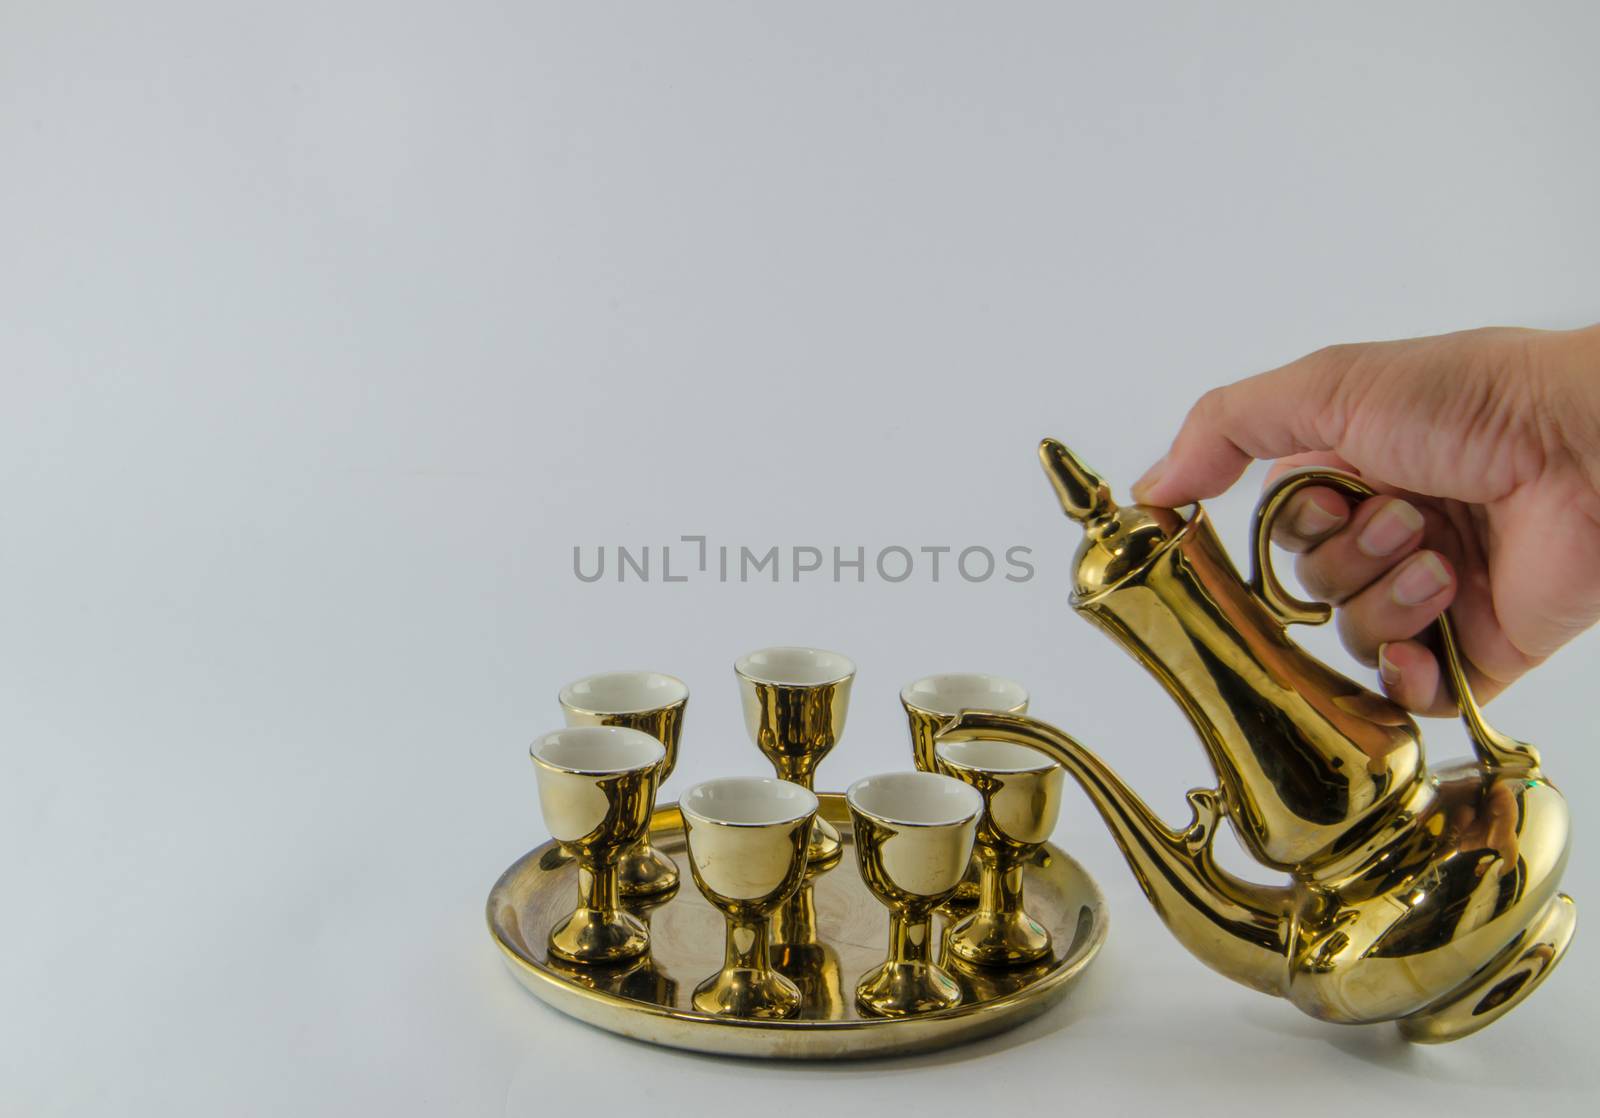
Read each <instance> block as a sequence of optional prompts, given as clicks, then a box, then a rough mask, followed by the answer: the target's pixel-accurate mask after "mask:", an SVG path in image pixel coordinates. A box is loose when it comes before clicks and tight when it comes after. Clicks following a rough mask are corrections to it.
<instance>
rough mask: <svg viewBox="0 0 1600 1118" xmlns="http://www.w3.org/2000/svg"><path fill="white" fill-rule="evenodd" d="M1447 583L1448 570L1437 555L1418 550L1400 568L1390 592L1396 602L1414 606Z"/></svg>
mask: <svg viewBox="0 0 1600 1118" xmlns="http://www.w3.org/2000/svg"><path fill="white" fill-rule="evenodd" d="M1449 585H1450V572H1449V571H1446V570H1445V569H1444V564H1443V563H1441V562H1439V557H1438V556H1437V555H1435V554H1434V553H1433V552H1431V551H1419V552H1418V553H1417V554H1415V555H1413V556H1412V557H1411V558H1410V559H1408V560H1406V565H1405V566H1403V567H1401V568H1400V573H1399V574H1398V575H1396V576H1395V580H1394V590H1393V591H1392V593H1393V594H1394V600H1395V602H1396V603H1397V604H1399V605H1402V606H1414V605H1419V604H1421V603H1422V602H1426V601H1427V600H1428V599H1429V598H1431V597H1433V596H1434V595H1435V594H1437V593H1438V592H1439V591H1441V590H1443V589H1444V588H1445V587H1446V586H1449Z"/></svg>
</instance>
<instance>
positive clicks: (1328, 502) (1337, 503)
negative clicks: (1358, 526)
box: [1272, 485, 1350, 554]
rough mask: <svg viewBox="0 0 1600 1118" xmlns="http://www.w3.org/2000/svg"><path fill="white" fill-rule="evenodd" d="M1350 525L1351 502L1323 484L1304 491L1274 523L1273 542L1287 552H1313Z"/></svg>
mask: <svg viewBox="0 0 1600 1118" xmlns="http://www.w3.org/2000/svg"><path fill="white" fill-rule="evenodd" d="M1349 522H1350V502H1349V501H1347V500H1346V499H1345V498H1344V497H1342V496H1340V495H1339V494H1338V493H1335V492H1334V491H1333V490H1331V489H1324V488H1322V487H1321V486H1320V485H1319V486H1313V487H1312V488H1310V489H1302V490H1301V491H1300V492H1299V493H1296V494H1295V495H1294V496H1293V497H1291V498H1289V503H1288V504H1287V505H1285V506H1284V509H1283V512H1282V513H1281V514H1279V515H1278V516H1277V517H1275V518H1274V519H1273V521H1272V542H1273V543H1275V544H1277V545H1278V546H1279V547H1281V548H1283V549H1284V550H1285V551H1293V552H1295V553H1297V554H1298V553H1302V552H1306V551H1310V550H1311V549H1312V548H1314V547H1316V546H1317V545H1318V544H1319V543H1321V542H1322V541H1323V540H1325V539H1327V538H1328V537H1329V536H1331V535H1333V533H1335V532H1337V531H1338V530H1339V529H1340V528H1343V527H1344V526H1345V525H1346V524H1348V523H1349Z"/></svg>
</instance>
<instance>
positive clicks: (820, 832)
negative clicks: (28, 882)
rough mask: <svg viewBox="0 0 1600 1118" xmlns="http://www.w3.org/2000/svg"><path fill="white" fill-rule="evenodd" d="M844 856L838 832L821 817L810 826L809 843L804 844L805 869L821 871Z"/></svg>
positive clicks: (842, 844)
mask: <svg viewBox="0 0 1600 1118" xmlns="http://www.w3.org/2000/svg"><path fill="white" fill-rule="evenodd" d="M843 854H844V843H843V842H842V841H840V839H839V831H838V828H836V827H835V826H834V825H833V824H832V823H829V822H828V821H827V820H826V819H824V818H822V816H820V815H819V816H817V817H816V819H815V820H813V821H812V824H811V841H810V842H808V843H807V844H806V869H807V870H808V871H812V870H823V869H827V868H828V867H830V866H832V865H834V864H835V863H836V862H838V861H839V858H840V857H841V856H842V855H843Z"/></svg>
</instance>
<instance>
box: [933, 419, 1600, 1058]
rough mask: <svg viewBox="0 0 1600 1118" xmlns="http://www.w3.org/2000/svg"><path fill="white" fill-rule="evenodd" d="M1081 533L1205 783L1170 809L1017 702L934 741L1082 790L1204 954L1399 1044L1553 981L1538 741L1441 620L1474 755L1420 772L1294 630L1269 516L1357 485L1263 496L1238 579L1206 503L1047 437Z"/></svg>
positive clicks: (1553, 824)
mask: <svg viewBox="0 0 1600 1118" xmlns="http://www.w3.org/2000/svg"><path fill="white" fill-rule="evenodd" d="M1039 455H1040V458H1041V460H1042V462H1043V464H1044V469H1045V473H1046V474H1047V475H1048V477H1049V479H1050V481H1051V484H1052V485H1053V487H1054V488H1055V492H1056V496H1057V498H1058V499H1059V500H1060V502H1061V506H1062V508H1063V509H1064V510H1065V511H1066V513H1067V515H1068V516H1070V517H1071V518H1072V519H1074V520H1076V521H1078V522H1079V523H1080V524H1082V525H1083V529H1084V539H1083V542H1082V544H1081V545H1080V546H1079V548H1078V552H1077V557H1076V561H1075V572H1076V578H1075V585H1074V587H1073V593H1072V605H1073V608H1075V609H1076V610H1077V611H1078V612H1079V613H1081V614H1083V615H1085V616H1087V617H1088V618H1089V620H1091V621H1093V622H1094V623H1095V624H1096V625H1098V626H1100V628H1102V629H1104V630H1105V631H1106V632H1108V633H1110V634H1111V636H1112V637H1113V638H1114V639H1115V640H1116V641H1117V642H1118V643H1119V644H1121V645H1122V646H1123V647H1124V648H1125V649H1127V650H1128V651H1129V652H1130V653H1132V654H1133V656H1134V657H1135V658H1136V659H1137V660H1138V661H1139V662H1140V663H1141V664H1142V665H1144V667H1145V668H1146V669H1147V670H1148V671H1149V672H1150V673H1151V674H1152V675H1154V676H1155V677H1156V679H1158V680H1159V681H1160V682H1161V684H1162V686H1163V687H1165V688H1166V689H1167V692H1168V693H1169V694H1170V695H1171V696H1172V697H1173V699H1175V700H1176V701H1177V703H1178V705H1179V706H1180V707H1181V708H1182V709H1183V711H1184V713H1185V714H1186V715H1188V717H1189V720H1190V721H1191V722H1192V723H1193V724H1194V726H1195V729H1196V730H1197V731H1198V732H1199V735H1200V740H1201V743H1202V744H1203V745H1204V747H1205V750H1206V753H1207V756H1208V757H1209V758H1210V761H1211V764H1212V767H1213V768H1214V769H1215V770H1216V774H1217V787H1215V788H1208V789H1196V790H1193V791H1191V792H1189V793H1188V800H1189V803H1190V805H1191V806H1192V808H1193V811H1194V818H1193V820H1192V821H1191V822H1190V823H1189V824H1188V826H1186V827H1184V828H1183V829H1182V830H1173V829H1172V828H1170V827H1168V826H1167V825H1166V824H1165V823H1163V822H1162V821H1161V820H1160V819H1159V818H1157V816H1156V815H1155V814H1154V813H1153V812H1151V810H1150V809H1149V808H1148V807H1147V806H1145V804H1144V802H1143V801H1142V800H1140V798H1139V797H1138V796H1137V795H1135V794H1134V793H1133V792H1132V791H1131V790H1130V789H1129V788H1128V787H1127V785H1126V784H1124V783H1123V782H1122V780H1121V779H1120V778H1119V777H1118V776H1117V775H1116V774H1115V773H1114V772H1113V771H1112V770H1111V769H1110V768H1109V767H1108V766H1107V765H1106V764H1105V762H1104V761H1102V760H1101V759H1100V758H1099V757H1097V756H1096V755H1095V754H1094V753H1092V752H1090V751H1089V750H1088V749H1086V748H1085V747H1084V746H1083V745H1081V744H1079V743H1078V742H1077V741H1076V740H1074V739H1073V738H1072V737H1071V736H1070V735H1068V734H1066V733H1064V732H1063V731H1061V730H1058V729H1056V728H1055V727H1053V726H1050V725H1048V724H1046V723H1044V722H1040V721H1038V720H1037V719H1033V718H1029V717H1027V716H1025V715H1021V714H1003V713H994V712H982V711H964V712H962V713H961V714H960V715H957V716H956V717H954V718H952V719H951V720H949V721H948V722H947V723H945V724H944V726H943V727H942V728H941V730H940V738H941V740H945V741H964V740H971V739H977V738H983V739H999V740H1004V741H1012V742H1017V743H1020V744H1022V745H1027V746H1031V747H1032V748H1034V749H1037V750H1040V751H1041V752H1043V753H1045V754H1047V755H1049V756H1050V757H1052V758H1054V759H1055V760H1056V761H1057V762H1058V763H1060V764H1061V765H1062V766H1063V767H1064V768H1065V769H1066V770H1067V772H1069V773H1070V774H1071V775H1072V776H1073V777H1074V778H1075V779H1076V780H1077V781H1078V783H1079V784H1081V785H1082V786H1083V789H1084V791H1085V792H1086V793H1087V794H1088V796H1089V798H1090V800H1092V801H1093V803H1094V805H1095V807H1096V808H1097V809H1098V810H1099V812H1100V814H1101V816H1102V817H1103V818H1104V820H1105V822H1106V825H1107V826H1108V827H1109V828H1110V829H1111V832H1112V834H1113V836H1114V837H1115V839H1116V842H1117V845H1118V846H1119V847H1120V848H1121V850H1122V852H1123V854H1124V855H1125V856H1126V858H1127V861H1128V865H1129V867H1130V868H1131V869H1132V870H1133V873H1134V875H1135V877H1137V878H1138V881H1139V885H1140V887H1141V888H1142V889H1143V891H1144V894H1145V896H1146V897H1148V898H1149V900H1150V903H1151V904H1152V905H1154V906H1155V909H1156V911H1157V912H1158V913H1159V914H1160V916H1161V918H1162V920H1163V921H1164V922H1165V923H1166V925H1167V927H1168V928H1169V929H1170V930H1171V931H1172V933H1173V934H1174V935H1175V936H1177V937H1178V939H1179V941H1181V942H1182V943H1183V945H1184V946H1185V947H1187V948H1188V949H1189V950H1190V951H1191V952H1192V953H1193V954H1194V955H1195V956H1197V957H1198V958H1199V959H1200V960H1201V961H1202V962H1204V963H1206V964H1207V965H1208V966H1210V967H1212V968H1213V969H1215V970H1218V971H1220V972H1222V973H1223V974H1225V975H1227V976H1228V977H1229V978H1232V979H1234V980H1235V981H1238V982H1242V983H1244V984H1245V985H1247V986H1250V987H1253V988H1255V989H1257V990H1261V991H1264V992H1266V993H1270V994H1276V995H1279V996H1282V997H1286V998H1288V999H1289V1000H1290V1001H1291V1002H1293V1003H1294V1004H1295V1005H1296V1006H1298V1007H1299V1008H1300V1009H1302V1010H1304V1011H1305V1012H1306V1013H1309V1014H1311V1015H1312V1016H1313V1017H1318V1018H1321V1019H1323V1020H1327V1021H1335V1022H1341V1023H1368V1022H1376V1021H1391V1020H1392V1021H1395V1022H1396V1023H1397V1024H1398V1026H1399V1028H1400V1031H1401V1032H1402V1033H1403V1034H1404V1035H1405V1036H1406V1037H1407V1038H1408V1039H1410V1040H1413V1041H1421V1042H1439V1041H1447V1040H1454V1039H1456V1038H1458V1037H1462V1036H1466V1035H1467V1034H1469V1033H1472V1032H1475V1031H1477V1030H1478V1029H1481V1028H1483V1027H1484V1026H1485V1025H1488V1024H1490V1023H1491V1022H1493V1021H1495V1020H1496V1019H1498V1018H1499V1017H1500V1016H1501V1015H1503V1014H1504V1013H1506V1012H1507V1011H1508V1010H1510V1009H1511V1008H1512V1007H1513V1006H1515V1005H1517V1004H1518V1003H1519V1002H1521V1001H1522V999H1524V998H1525V997H1527V996H1528V994H1529V993H1531V992H1532V991H1533V989H1534V988H1535V987H1536V986H1538V985H1539V983H1540V982H1541V981H1543V979H1544V977H1545V976H1546V975H1547V974H1548V973H1549V972H1550V970H1551V969H1552V968H1553V967H1554V966H1555V965H1556V963H1557V962H1559V961H1560V959H1561V956H1562V954H1563V953H1564V952H1565V951H1566V949H1567V945H1568V944H1569V943H1570V941H1571V939H1572V934H1573V928H1574V923H1575V909H1574V906H1573V903H1572V898H1570V897H1568V896H1567V895H1565V894H1564V893H1560V892H1559V891H1558V890H1557V885H1558V883H1559V882H1560V879H1561V873H1562V870H1563V869H1564V868H1565V866H1566V861H1567V853H1568V850H1569V847H1570V826H1569V823H1570V821H1569V817H1568V811H1567V804H1566V800H1565V799H1564V798H1563V797H1562V795H1561V793H1560V792H1558V791H1557V790H1556V788H1555V787H1554V785H1552V784H1551V783H1550V782H1549V781H1548V780H1547V779H1546V778H1545V777H1544V775H1543V772H1542V771H1541V769H1540V765H1539V755H1538V753H1537V752H1536V751H1535V750H1534V749H1533V747H1531V746H1529V745H1526V744H1524V743H1521V742H1517V741H1514V740H1512V739H1511V738H1508V737H1506V736H1504V735H1503V734H1500V733H1498V732H1497V731H1495V730H1494V729H1492V728H1491V727H1490V726H1489V725H1488V723H1487V722H1485V721H1484V718H1483V714H1482V711H1481V710H1480V709H1479V707H1478V704H1477V702H1476V700H1475V699H1474V697H1473V695H1472V691H1471V688H1470V687H1469V686H1468V683H1467V678H1466V674H1465V662H1464V660H1463V658H1462V655H1461V652H1460V649H1459V647H1458V645H1457V643H1456V640H1455V636H1454V633H1453V632H1452V630H1451V627H1450V620H1449V617H1448V616H1443V617H1441V618H1440V619H1439V623H1438V629H1439V633H1438V637H1439V641H1438V644H1439V646H1440V648H1441V650H1442V652H1443V654H1444V662H1445V668H1446V674H1447V676H1448V678H1449V680H1450V686H1451V688H1452V690H1453V692H1454V695H1455V698H1456V703H1457V706H1458V707H1459V709H1460V712H1461V717H1462V719H1463V721H1464V722H1465V723H1466V726H1467V730H1468V732H1469V734H1470V735H1471V738H1472V742H1473V746H1474V750H1475V753H1476V759H1475V760H1473V761H1469V762H1465V763H1458V764H1455V765H1451V766H1448V767H1445V768H1440V769H1436V770H1435V769H1430V768H1429V767H1428V765H1427V764H1426V762H1425V760H1424V758H1423V747H1422V738H1421V734H1420V733H1419V731H1418V729H1417V726H1416V723H1415V722H1413V721H1412V719H1411V717H1410V715H1408V714H1407V713H1406V712H1405V711H1404V710H1402V709H1401V708H1400V707H1398V706H1396V705H1395V704H1394V703H1392V702H1390V701H1389V700H1388V699H1387V698H1385V697H1384V696H1382V695H1379V694H1376V693H1374V692H1372V691H1369V690H1367V689H1366V688H1364V687H1361V686H1360V685H1358V684H1356V683H1355V682H1353V681H1352V680H1349V679H1347V678H1345V677H1344V676H1342V675H1340V674H1339V673H1337V672H1335V671H1334V670H1333V669H1332V668H1329V667H1328V666H1327V665H1325V664H1323V663H1321V662H1320V661H1318V660H1317V659H1315V658H1314V657H1312V656H1310V655H1309V654H1307V653H1306V652H1305V650H1304V649H1302V648H1300V647H1299V646H1298V645H1296V644H1295V643H1294V642H1292V641H1291V640H1290V639H1289V638H1288V637H1287V636H1286V635H1285V627H1286V626H1288V625H1290V624H1293V623H1306V624H1318V623H1321V622H1324V621H1326V620H1327V619H1328V617H1329V615H1330V610H1329V609H1328V607H1327V606H1325V605H1320V604H1316V603H1310V602H1302V601H1299V600H1297V599H1295V598H1292V597H1290V596H1289V595H1288V594H1287V593H1286V592H1285V591H1284V589H1283V587H1282V586H1281V585H1280V584H1279V582H1278V580H1277V577H1276V575H1275V574H1274V572H1273V569H1272V566H1271V561H1270V556H1269V552H1268V541H1269V538H1270V528H1271V524H1272V521H1273V519H1274V517H1275V516H1276V515H1277V514H1278V512H1279V511H1280V510H1281V509H1282V508H1283V507H1284V505H1285V503H1286V502H1287V501H1288V500H1289V498H1290V497H1292V496H1293V495H1294V494H1295V493H1296V492H1299V491H1300V490H1301V489H1304V488H1305V487H1307V486H1310V485H1322V486H1328V487H1332V488H1335V489H1338V490H1341V491H1343V492H1345V493H1347V494H1350V495H1352V496H1354V497H1357V498H1362V497H1368V496H1371V495H1372V490H1371V489H1369V488H1368V487H1367V486H1366V485H1365V484H1364V483H1362V482H1361V481H1359V480H1358V479H1356V478H1354V477H1352V476H1350V475H1348V474H1343V473H1338V472H1335V471H1331V470H1323V469H1309V470H1301V471H1297V472H1294V473H1291V474H1288V475H1285V476H1284V477H1283V478H1281V479H1280V480H1279V481H1278V482H1277V483H1276V484H1274V485H1273V486H1272V487H1271V488H1270V489H1269V490H1268V491H1267V493H1266V494H1264V496H1263V497H1262V500H1261V503H1260V505H1259V506H1258V507H1257V509H1256V515H1255V520H1254V523H1253V525H1252V529H1251V532H1252V541H1251V547H1252V558H1253V563H1252V574H1251V577H1250V580H1249V582H1248V583H1247V582H1246V581H1245V580H1244V579H1242V578H1240V576H1239V573H1238V571H1237V570H1236V569H1235V567H1234V566H1233V564H1232V563H1231V562H1230V561H1229V559H1228V556H1227V554H1226V552H1225V551H1224V550H1223V548H1222V545H1221V544H1220V542H1219V541H1218V539H1217V536H1216V532H1215V531H1214V529H1213V528H1212V526H1211V524H1210V522H1209V521H1208V520H1207V518H1206V514H1205V511H1204V510H1203V509H1202V508H1201V507H1200V506H1199V505H1198V504H1196V505H1193V506H1190V507H1189V508H1188V509H1186V510H1172V509H1164V508H1154V507H1148V506H1144V505H1134V506H1122V507H1119V506H1118V505H1116V504H1115V503H1114V502H1113V501H1112V499H1111V492H1110V489H1109V488H1108V487H1107V485H1106V484H1105V482H1104V481H1102V480H1101V479H1100V478H1099V477H1098V476H1096V475H1095V474H1094V473H1093V472H1092V471H1091V470H1089V469H1088V468H1087V467H1085V466H1084V465H1083V463H1082V462H1080V461H1079V460H1078V459H1077V458H1076V457H1075V456H1074V455H1073V454H1072V452H1071V451H1069V450H1068V449H1067V448H1066V447H1064V446H1062V445H1061V444H1060V443H1058V442H1056V441H1054V440H1051V439H1047V440H1045V441H1044V442H1043V443H1042V444H1041V445H1040V448H1039ZM1223 817H1226V818H1227V820H1228V822H1229V823H1230V824H1231V825H1232V827H1233V829H1234V831H1235V833H1236V834H1237V836H1238V838H1239V840H1240V842H1241V843H1242V845H1243V846H1244V848H1245V850H1246V851H1247V852H1249V853H1250V854H1251V855H1252V856H1253V857H1254V858H1255V859H1256V860H1257V861H1259V862H1260V863H1261V864H1262V865H1263V866H1267V867H1270V868H1271V869H1273V870H1277V871H1281V872H1283V873H1286V874H1287V875H1288V876H1289V881H1288V883H1287V884H1283V885H1259V884H1255V883H1252V882H1248V881H1245V880H1243V879H1241V878H1239V877H1237V876H1235V875H1233V874H1231V873H1229V872H1228V871H1226V870H1224V869H1222V868H1221V867H1220V866H1219V865H1218V864H1217V861H1216V858H1215V856H1214V854H1213V851H1212V845H1211V844H1212V841H1213V839H1214V837H1215V834H1216V827H1217V824H1218V822H1219V821H1220V820H1221V819H1222V818H1223Z"/></svg>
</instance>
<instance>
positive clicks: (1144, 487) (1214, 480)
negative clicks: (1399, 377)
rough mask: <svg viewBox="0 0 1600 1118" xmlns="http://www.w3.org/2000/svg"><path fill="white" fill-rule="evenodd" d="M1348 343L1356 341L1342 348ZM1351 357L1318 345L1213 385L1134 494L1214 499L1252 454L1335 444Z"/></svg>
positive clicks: (1164, 500)
mask: <svg viewBox="0 0 1600 1118" xmlns="http://www.w3.org/2000/svg"><path fill="white" fill-rule="evenodd" d="M1347 348H1355V347H1337V349H1338V350H1344V349H1347ZM1350 363H1351V362H1350V359H1349V358H1348V357H1345V356H1342V355H1340V354H1339V353H1338V352H1336V350H1319V351H1318V352H1317V353H1313V354H1311V355H1310V356H1308V357H1302V358H1301V359H1300V360H1298V361H1295V362H1292V363H1291V364H1288V365H1285V366H1283V367H1282V368H1281V369H1273V370H1272V371H1271V372H1268V373H1261V374H1259V375H1257V376H1253V377H1248V378H1246V379H1245V380H1241V381H1236V382H1235V383H1233V384H1230V385H1227V386H1226V387H1223V388H1213V389H1212V390H1211V391H1210V392H1207V393H1206V394H1205V395H1204V396H1202V397H1200V399H1199V401H1197V402H1196V403H1195V405H1194V407H1192V408H1190V409H1189V414H1188V416H1187V417H1186V418H1185V419H1184V421H1183V427H1182V428H1181V429H1180V430H1179V431H1178V437H1177V438H1176V439H1174V440H1173V443H1172V449H1171V450H1169V451H1168V452H1167V455H1166V457H1164V458H1163V459H1161V461H1159V462H1157V463H1156V464H1155V465H1154V466H1152V467H1151V468H1150V470H1149V472H1148V473H1146V474H1145V475H1144V476H1143V477H1142V478H1140V479H1139V480H1138V481H1136V482H1134V484H1133V495H1134V498H1135V499H1136V500H1138V501H1141V502H1143V503H1145V504H1147V505H1162V506H1165V507H1167V508H1172V507H1175V506H1177V505H1182V504H1187V503H1188V502H1190V501H1197V500H1200V499H1202V498H1205V497H1215V496H1216V495H1217V494H1218V493H1221V492H1222V491H1223V490H1225V489H1227V488H1228V486H1230V485H1232V484H1233V483H1234V482H1235V481H1237V480H1238V478H1239V475H1240V474H1242V473H1244V469H1245V467H1246V466H1248V465H1249V464H1250V461H1251V459H1253V458H1282V457H1284V456H1285V455H1289V454H1304V453H1307V452H1309V451H1323V450H1334V449H1336V446H1335V442H1336V438H1337V435H1336V434H1335V432H1334V431H1332V430H1331V428H1332V427H1333V426H1334V425H1333V424H1331V423H1329V422H1328V417H1329V414H1330V412H1331V411H1332V408H1331V404H1332V402H1333V400H1334V399H1335V398H1336V395H1337V392H1338V387H1339V383H1340V381H1341V380H1342V379H1343V376H1344V371H1345V370H1346V369H1347V368H1348V367H1349V365H1350Z"/></svg>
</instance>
